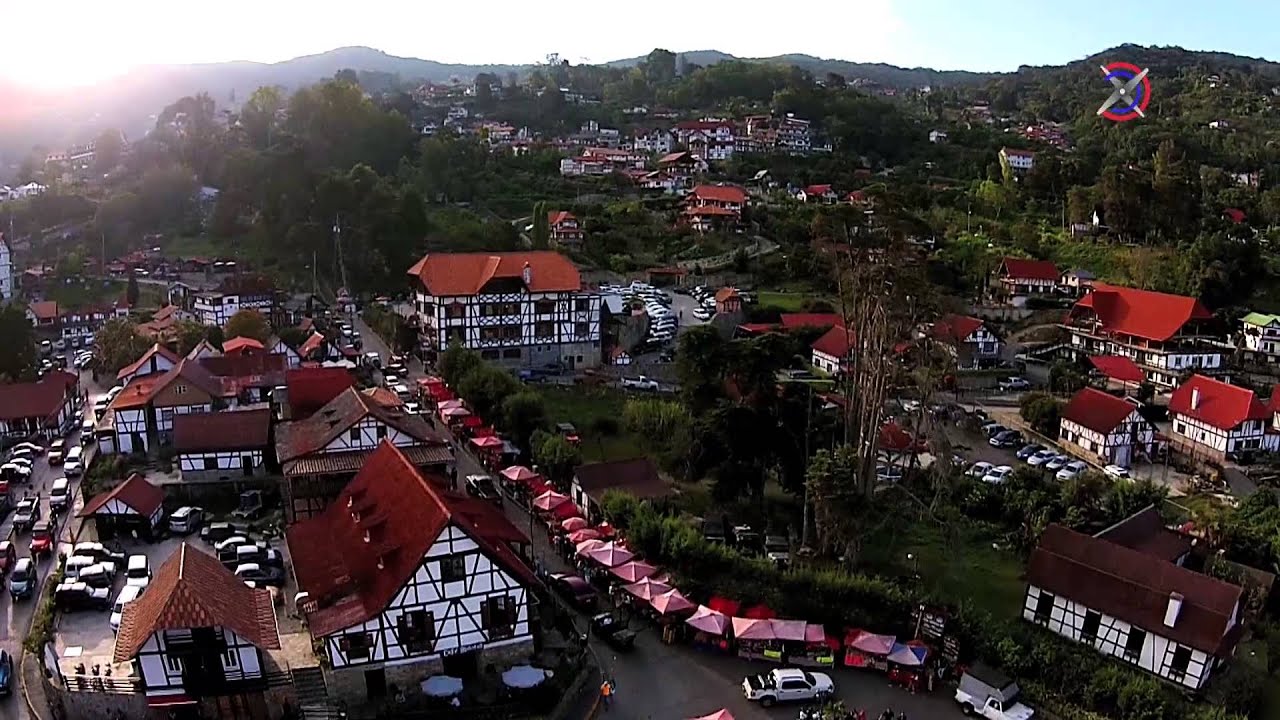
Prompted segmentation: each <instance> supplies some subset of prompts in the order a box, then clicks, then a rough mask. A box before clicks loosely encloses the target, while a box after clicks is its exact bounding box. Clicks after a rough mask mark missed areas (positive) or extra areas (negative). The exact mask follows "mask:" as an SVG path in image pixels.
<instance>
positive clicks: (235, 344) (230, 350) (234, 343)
mask: <svg viewBox="0 0 1280 720" xmlns="http://www.w3.org/2000/svg"><path fill="white" fill-rule="evenodd" d="M265 349H266V348H264V347H263V346H262V343H261V342H259V341H258V340H256V339H254V338H251V337H233V338H231V339H230V340H227V341H226V342H224V343H222V352H224V353H227V354H229V355H230V354H235V353H242V352H246V351H249V350H265Z"/></svg>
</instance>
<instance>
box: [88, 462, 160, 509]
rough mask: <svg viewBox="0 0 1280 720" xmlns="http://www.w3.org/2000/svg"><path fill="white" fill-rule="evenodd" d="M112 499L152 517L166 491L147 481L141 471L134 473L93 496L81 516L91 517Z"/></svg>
mask: <svg viewBox="0 0 1280 720" xmlns="http://www.w3.org/2000/svg"><path fill="white" fill-rule="evenodd" d="M112 500H119V501H120V502H122V503H124V504H125V505H126V506H128V507H130V508H133V511H134V512H136V513H138V514H139V515H141V516H142V517H151V513H154V512H155V511H156V510H157V509H158V508H159V507H160V504H161V503H163V502H164V491H163V490H161V489H160V488H158V487H156V486H155V485H152V484H151V483H149V482H147V479H146V478H144V477H143V476H142V474H141V473H134V474H132V475H130V476H129V478H128V479H127V480H125V481H124V482H122V483H120V484H119V485H116V486H115V487H113V488H111V489H110V490H108V491H106V492H103V493H98V494H97V495H95V496H93V497H92V498H91V499H90V500H89V502H87V503H85V505H84V508H83V509H82V510H81V511H80V515H79V516H80V517H89V516H90V515H92V514H94V513H95V512H97V511H98V510H100V509H101V508H102V506H103V505H106V504H107V503H109V502H111V501H112Z"/></svg>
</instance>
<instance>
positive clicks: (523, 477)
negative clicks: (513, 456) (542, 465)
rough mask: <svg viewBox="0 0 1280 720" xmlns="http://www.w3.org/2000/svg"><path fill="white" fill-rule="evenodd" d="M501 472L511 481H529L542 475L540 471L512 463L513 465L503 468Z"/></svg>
mask: <svg viewBox="0 0 1280 720" xmlns="http://www.w3.org/2000/svg"><path fill="white" fill-rule="evenodd" d="M500 474H501V475H502V477H504V478H506V479H508V480H510V481H511V482H528V481H530V480H532V479H534V478H536V477H540V476H539V475H538V473H536V472H534V471H532V470H530V469H529V468H527V467H525V466H523V465H512V466H511V467H509V468H506V469H505V470H503V471H502V472H501V473H500Z"/></svg>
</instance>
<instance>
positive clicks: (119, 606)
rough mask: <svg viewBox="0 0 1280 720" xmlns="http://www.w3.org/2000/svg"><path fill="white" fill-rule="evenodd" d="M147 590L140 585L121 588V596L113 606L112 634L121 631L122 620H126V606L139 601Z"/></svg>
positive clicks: (118, 596) (117, 597)
mask: <svg viewBox="0 0 1280 720" xmlns="http://www.w3.org/2000/svg"><path fill="white" fill-rule="evenodd" d="M145 589H146V588H143V587H140V586H138V585H125V586H124V587H122V588H120V594H119V595H117V596H116V601H115V603H114V604H112V606H111V632H119V631H120V620H121V619H122V618H124V606H125V605H128V604H129V603H131V602H133V601H134V600H137V599H138V596H139V595H141V594H142V591H143V590H145Z"/></svg>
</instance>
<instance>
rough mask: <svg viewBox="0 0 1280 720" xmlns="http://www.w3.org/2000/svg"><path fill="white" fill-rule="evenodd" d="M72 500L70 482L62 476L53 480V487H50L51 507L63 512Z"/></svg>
mask: <svg viewBox="0 0 1280 720" xmlns="http://www.w3.org/2000/svg"><path fill="white" fill-rule="evenodd" d="M70 501H71V487H70V482H69V481H68V480H67V479H66V478H64V477H60V478H58V479H57V480H54V481H53V487H51V488H49V509H50V510H56V511H58V512H62V511H63V510H66V509H67V505H69V504H70Z"/></svg>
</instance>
